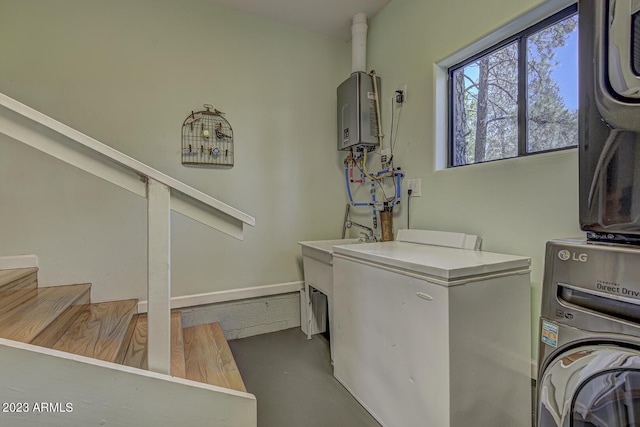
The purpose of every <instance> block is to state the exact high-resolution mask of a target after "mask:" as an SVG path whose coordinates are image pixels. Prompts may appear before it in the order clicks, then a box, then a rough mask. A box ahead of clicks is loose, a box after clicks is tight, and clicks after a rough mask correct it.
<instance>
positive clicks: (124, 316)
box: [53, 299, 138, 363]
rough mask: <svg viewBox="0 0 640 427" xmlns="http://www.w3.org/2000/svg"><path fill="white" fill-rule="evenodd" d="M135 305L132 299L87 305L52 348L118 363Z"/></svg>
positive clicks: (125, 344) (135, 302) (125, 343)
mask: <svg viewBox="0 0 640 427" xmlns="http://www.w3.org/2000/svg"><path fill="white" fill-rule="evenodd" d="M137 303H138V301H137V300H133V299H132V300H121V301H111V302H103V303H96V304H89V305H88V306H87V311H86V312H83V313H82V314H81V315H80V316H78V318H77V319H76V321H75V322H74V323H73V324H72V325H71V326H70V327H69V329H68V330H67V332H65V333H64V335H63V336H61V337H60V339H59V340H58V341H57V342H56V344H55V345H54V346H53V348H54V349H56V350H60V351H66V352H67V353H74V354H78V355H82V356H86V357H92V358H94V359H99V360H104V361H106V362H112V363H115V362H117V361H118V360H121V356H122V353H121V352H123V351H125V350H126V348H124V349H123V347H126V346H127V345H128V342H125V337H127V335H128V334H130V328H131V319H132V318H133V316H135V314H136V309H137ZM129 336H130V335H129ZM119 357H120V359H119Z"/></svg>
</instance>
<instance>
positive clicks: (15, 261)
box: [0, 255, 38, 270]
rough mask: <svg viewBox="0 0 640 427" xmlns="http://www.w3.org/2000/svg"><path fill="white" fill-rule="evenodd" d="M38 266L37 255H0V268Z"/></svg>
mask: <svg viewBox="0 0 640 427" xmlns="http://www.w3.org/2000/svg"><path fill="white" fill-rule="evenodd" d="M37 266H38V257H37V256H35V255H18V256H2V257H0V270H8V269H10V268H33V267H37Z"/></svg>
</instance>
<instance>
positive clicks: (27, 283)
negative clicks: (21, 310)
mask: <svg viewBox="0 0 640 427" xmlns="http://www.w3.org/2000/svg"><path fill="white" fill-rule="evenodd" d="M37 287H38V267H29V268H14V269H9V270H0V295H2V294H3V293H4V292H7V291H15V290H18V289H35V288H37Z"/></svg>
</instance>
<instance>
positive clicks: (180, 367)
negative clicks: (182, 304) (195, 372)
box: [171, 311, 187, 378]
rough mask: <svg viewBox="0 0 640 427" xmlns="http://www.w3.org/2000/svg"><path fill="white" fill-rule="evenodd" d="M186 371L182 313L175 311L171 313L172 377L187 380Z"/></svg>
mask: <svg viewBox="0 0 640 427" xmlns="http://www.w3.org/2000/svg"><path fill="white" fill-rule="evenodd" d="M186 370H187V368H186V363H185V359H184V334H183V331H182V312H181V311H174V312H172V313H171V375H172V376H174V377H180V378H186V377H187V373H186Z"/></svg>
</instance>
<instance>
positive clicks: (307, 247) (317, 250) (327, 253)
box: [298, 239, 362, 280]
mask: <svg viewBox="0 0 640 427" xmlns="http://www.w3.org/2000/svg"><path fill="white" fill-rule="evenodd" d="M361 242H362V240H360V239H334V240H315V241H310V242H298V244H299V245H300V246H302V260H303V262H304V261H305V260H306V258H312V259H314V260H316V261H319V262H321V263H323V264H328V265H329V269H331V266H332V265H333V247H334V246H339V245H350V244H353V243H361ZM304 270H305V271H304V275H305V280H306V277H307V268H306V265H305V268H304Z"/></svg>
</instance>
